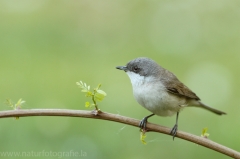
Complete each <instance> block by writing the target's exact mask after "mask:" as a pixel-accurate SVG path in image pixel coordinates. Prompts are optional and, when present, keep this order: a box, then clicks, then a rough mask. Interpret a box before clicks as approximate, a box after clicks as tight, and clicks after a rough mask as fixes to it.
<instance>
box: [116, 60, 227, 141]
mask: <svg viewBox="0 0 240 159" xmlns="http://www.w3.org/2000/svg"><path fill="white" fill-rule="evenodd" d="M116 68H117V69H119V70H123V71H125V72H126V73H127V75H128V76H129V78H130V80H131V83H132V88H133V95H134V97H135V99H136V100H137V102H138V103H139V104H140V105H142V106H143V107H144V108H146V109H147V110H149V111H150V112H152V114H151V115H149V116H146V117H144V118H143V119H142V120H141V122H140V124H139V127H140V128H141V129H143V130H145V131H146V124H147V120H148V118H149V117H151V116H153V115H158V116H172V115H174V114H177V115H176V123H175V125H174V127H173V128H172V130H171V132H170V134H171V135H172V136H173V139H174V137H175V136H176V133H177V129H178V116H179V112H180V111H181V110H182V109H183V108H184V107H199V108H204V109H206V110H209V111H211V112H213V113H215V114H217V115H222V114H226V113H225V112H222V111H220V110H217V109H214V108H211V107H209V106H207V105H205V104H204V103H202V102H201V100H200V98H199V97H198V96H197V95H196V94H195V93H194V92H192V91H191V90H190V89H189V88H188V87H187V86H185V85H184V84H183V83H182V82H180V81H179V80H178V78H177V77H176V76H175V75H174V74H173V73H171V72H170V71H168V70H166V69H164V68H162V67H161V66H160V65H158V64H157V63H156V62H155V61H153V60H152V59H149V58H146V57H139V58H136V59H133V60H132V61H130V62H128V63H127V65H126V66H117V67H116Z"/></svg>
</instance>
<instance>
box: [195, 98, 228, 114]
mask: <svg viewBox="0 0 240 159" xmlns="http://www.w3.org/2000/svg"><path fill="white" fill-rule="evenodd" d="M198 102H199V104H200V106H201V108H204V109H206V110H209V111H211V112H213V113H215V114H217V115H223V114H227V113H225V112H223V111H220V110H217V109H214V108H212V107H209V106H208V105H206V104H204V103H202V102H200V101H198Z"/></svg>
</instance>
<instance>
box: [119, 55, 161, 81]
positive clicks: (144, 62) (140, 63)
mask: <svg viewBox="0 0 240 159" xmlns="http://www.w3.org/2000/svg"><path fill="white" fill-rule="evenodd" d="M116 68H117V69H119V70H124V71H125V72H127V73H128V74H129V73H134V74H138V75H140V76H144V77H149V76H158V75H159V71H160V70H161V67H160V66H159V65H158V64H157V63H156V62H155V61H153V60H152V59H149V58H146V57H139V58H136V59H133V60H132V61H129V62H128V63H127V65H126V66H117V67H116Z"/></svg>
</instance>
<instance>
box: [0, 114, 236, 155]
mask: <svg viewBox="0 0 240 159" xmlns="http://www.w3.org/2000/svg"><path fill="white" fill-rule="evenodd" d="M27 116H67V117H83V118H93V119H102V120H109V121H115V122H119V123H123V124H128V125H131V126H135V127H138V125H139V122H140V121H139V120H136V119H133V118H129V117H125V116H121V115H117V114H110V113H105V112H99V113H98V115H94V114H93V112H91V111H85V110H69V109H26V110H9V111H0V118H7V117H27ZM147 129H148V130H149V131H152V132H159V133H163V134H167V135H169V134H170V131H171V129H170V128H167V127H164V126H160V125H156V124H152V123H148V124H147ZM176 137H178V138H181V139H184V140H188V141H190V142H193V143H196V144H198V145H202V146H204V147H207V148H209V149H212V150H215V151H217V152H220V153H223V154H225V155H227V156H230V157H232V158H236V159H240V153H239V152H237V151H235V150H232V149H230V148H228V147H225V146H223V145H220V144H218V143H216V142H213V141H211V140H209V139H206V138H203V137H199V136H196V135H192V134H189V133H186V132H183V131H177V135H176Z"/></svg>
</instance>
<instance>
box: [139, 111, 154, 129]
mask: <svg viewBox="0 0 240 159" xmlns="http://www.w3.org/2000/svg"><path fill="white" fill-rule="evenodd" d="M153 115H155V114H151V115H148V116H146V117H144V118H143V119H142V120H141V122H140V123H139V127H140V129H141V130H143V131H147V130H146V126H147V120H148V118H150V117H151V116H153Z"/></svg>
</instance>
